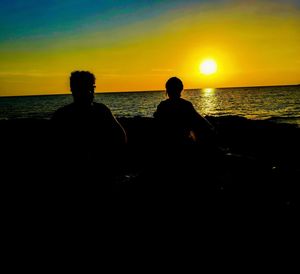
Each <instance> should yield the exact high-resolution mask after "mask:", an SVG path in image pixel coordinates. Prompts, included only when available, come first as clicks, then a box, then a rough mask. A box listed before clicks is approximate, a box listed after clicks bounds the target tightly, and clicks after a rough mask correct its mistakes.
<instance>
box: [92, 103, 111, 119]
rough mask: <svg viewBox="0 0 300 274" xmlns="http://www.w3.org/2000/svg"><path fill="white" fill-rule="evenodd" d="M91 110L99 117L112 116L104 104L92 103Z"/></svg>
mask: <svg viewBox="0 0 300 274" xmlns="http://www.w3.org/2000/svg"><path fill="white" fill-rule="evenodd" d="M93 109H94V111H95V113H98V114H99V115H100V114H101V115H105V116H107V117H108V116H113V114H112V112H111V110H110V108H109V107H108V106H106V105H105V104H102V103H97V102H94V103H93Z"/></svg>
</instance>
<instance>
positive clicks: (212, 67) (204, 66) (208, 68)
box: [199, 59, 218, 75]
mask: <svg viewBox="0 0 300 274" xmlns="http://www.w3.org/2000/svg"><path fill="white" fill-rule="evenodd" d="M217 68H218V66H217V63H216V61H215V60H213V59H206V60H204V61H203V62H202V63H201V64H200V67H199V70H200V72H201V73H202V74H205V75H211V74H214V73H216V72H217Z"/></svg>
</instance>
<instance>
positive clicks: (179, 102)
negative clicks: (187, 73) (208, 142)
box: [154, 77, 214, 144]
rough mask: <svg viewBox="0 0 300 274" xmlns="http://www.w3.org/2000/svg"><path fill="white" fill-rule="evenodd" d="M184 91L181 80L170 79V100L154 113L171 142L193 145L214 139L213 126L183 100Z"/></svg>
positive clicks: (168, 87) (168, 85)
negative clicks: (182, 93)
mask: <svg viewBox="0 0 300 274" xmlns="http://www.w3.org/2000/svg"><path fill="white" fill-rule="evenodd" d="M182 90H183V84H182V82H181V80H180V79H178V78H176V77H172V78H170V79H169V80H168V81H167V83H166V92H167V94H168V97H169V98H168V99H166V100H165V101H162V102H161V103H160V104H159V105H158V106H157V110H156V112H155V113H154V118H155V119H156V120H157V121H159V123H160V125H161V126H162V127H163V128H164V131H165V134H166V135H167V138H169V142H172V143H179V144H180V143H182V144H184V143H193V142H198V141H200V140H201V141H204V139H207V138H210V137H212V136H213V134H214V128H213V126H212V125H211V124H210V123H209V122H208V121H207V120H206V119H205V118H203V117H202V116H201V115H200V114H199V113H198V112H197V111H196V110H195V108H194V106H193V104H192V103H191V102H189V101H187V100H185V99H182V98H181V92H182Z"/></svg>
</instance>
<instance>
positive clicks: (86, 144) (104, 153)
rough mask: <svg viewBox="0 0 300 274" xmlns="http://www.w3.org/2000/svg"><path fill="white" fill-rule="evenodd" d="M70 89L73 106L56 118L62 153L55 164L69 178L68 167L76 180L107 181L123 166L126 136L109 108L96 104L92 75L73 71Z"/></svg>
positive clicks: (56, 114) (59, 147) (63, 109)
mask: <svg viewBox="0 0 300 274" xmlns="http://www.w3.org/2000/svg"><path fill="white" fill-rule="evenodd" d="M70 88H71V92H72V95H73V103H71V104H69V105H66V106H64V107H61V108H59V109H58V110H57V111H56V112H55V113H54V115H53V117H52V121H53V124H54V129H55V134H56V137H55V141H56V142H57V151H58V153H59V157H57V161H56V162H57V163H55V164H56V165H58V166H59V167H60V166H61V167H60V168H62V170H63V172H64V173H65V174H66V176H68V173H67V172H66V171H65V170H66V169H67V167H65V165H67V166H68V169H69V170H70V169H71V173H70V174H71V176H73V177H72V178H73V179H74V178H76V180H77V179H78V180H80V179H81V181H83V180H86V179H87V180H88V181H99V180H101V178H102V179H103V178H104V180H106V179H107V178H108V177H112V176H114V174H115V173H117V171H118V170H119V169H120V168H121V167H122V157H123V145H124V144H125V143H126V140H127V138H126V133H125V131H124V129H123V127H122V126H121V125H120V124H119V122H118V121H117V120H116V119H115V117H114V116H113V114H112V113H111V111H110V109H109V108H108V107H107V106H105V105H104V104H102V103H97V102H94V89H95V76H94V75H93V74H92V73H90V72H88V71H74V72H72V73H71V77H70ZM95 173H97V178H94V177H95ZM91 176H92V177H91ZM68 180H69V178H68ZM102 181H103V180H102Z"/></svg>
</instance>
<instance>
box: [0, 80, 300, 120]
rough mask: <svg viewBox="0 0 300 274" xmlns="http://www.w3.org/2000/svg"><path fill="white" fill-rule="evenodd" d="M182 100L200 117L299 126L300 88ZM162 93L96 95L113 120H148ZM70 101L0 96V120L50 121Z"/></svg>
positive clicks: (195, 93) (196, 92) (224, 91)
mask: <svg viewBox="0 0 300 274" xmlns="http://www.w3.org/2000/svg"><path fill="white" fill-rule="evenodd" d="M182 97H183V98H184V99H186V100H189V101H191V102H192V103H193V105H194V107H195V109H196V110H197V111H198V112H199V113H200V114H202V115H204V116H206V115H210V116H225V115H237V116H242V117H246V118H249V119H255V120H265V119H271V120H274V121H275V122H279V123H291V124H297V125H298V126H300V86H299V85H298V86H271V87H243V88H217V89H213V88H210V89H209V88H207V89H189V90H185V91H183V93H182ZM166 98H167V97H166V94H165V91H144V92H122V93H121V92H112V93H105V92H103V93H96V94H95V101H96V102H102V103H104V104H105V105H107V106H108V107H109V108H110V109H111V110H112V112H113V114H114V115H115V116H116V117H121V116H123V117H135V116H143V117H152V116H153V113H154V111H155V110H156V107H157V105H158V104H159V102H160V101H162V100H165V99H166ZM71 102H72V96H71V94H69V95H43V96H19V97H0V119H19V118H39V119H50V118H51V116H52V114H53V113H54V111H55V110H56V109H58V108H59V107H61V106H64V105H66V104H69V103H71Z"/></svg>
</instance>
